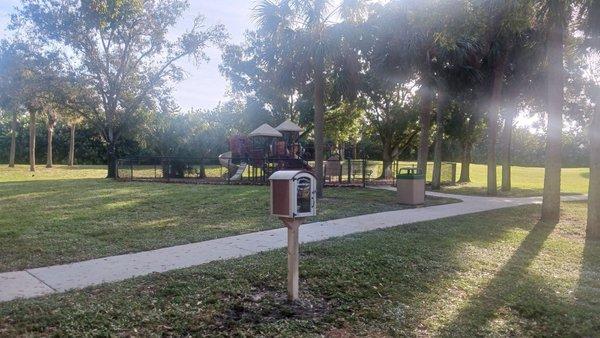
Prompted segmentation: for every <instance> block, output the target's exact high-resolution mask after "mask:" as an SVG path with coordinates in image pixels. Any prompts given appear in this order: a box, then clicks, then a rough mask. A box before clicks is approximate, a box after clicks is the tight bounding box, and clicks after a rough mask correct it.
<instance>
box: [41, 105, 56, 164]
mask: <svg viewBox="0 0 600 338" xmlns="http://www.w3.org/2000/svg"><path fill="white" fill-rule="evenodd" d="M44 110H45V111H46V117H47V120H46V131H47V138H48V141H47V143H46V146H47V149H46V168H52V164H53V163H52V141H53V138H52V135H54V127H55V126H56V122H57V121H58V114H57V113H56V110H55V109H53V107H52V105H48V106H47V107H46V108H45V109H44Z"/></svg>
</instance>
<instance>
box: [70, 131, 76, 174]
mask: <svg viewBox="0 0 600 338" xmlns="http://www.w3.org/2000/svg"><path fill="white" fill-rule="evenodd" d="M70 129H71V130H70V132H71V133H70V134H71V136H70V138H69V167H72V166H74V165H75V124H74V123H73V124H71V128H70Z"/></svg>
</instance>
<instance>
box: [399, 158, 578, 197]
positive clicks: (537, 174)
mask: <svg viewBox="0 0 600 338" xmlns="http://www.w3.org/2000/svg"><path fill="white" fill-rule="evenodd" d="M413 164H415V163H412V162H401V166H403V165H404V166H412V165H413ZM430 165H431V163H430ZM456 167H457V168H456V179H457V180H458V179H459V178H460V168H461V165H460V163H458V164H457V166H456ZM496 173H497V176H498V178H497V179H498V181H497V182H498V195H499V196H516V197H521V196H541V195H542V193H543V191H544V168H539V167H519V166H513V167H512V169H511V173H512V175H511V177H512V190H511V191H509V192H504V191H500V184H501V183H502V168H501V167H500V166H499V167H498V169H497V171H496ZM427 177H428V180H431V166H430V167H429V168H428V173H427ZM588 182H589V169H588V168H563V169H562V175H561V192H562V193H563V194H587V191H588V184H589V183H588ZM442 191H443V192H447V193H451V194H461V195H486V194H487V166H486V165H483V164H471V182H470V183H464V184H457V185H455V186H445V187H443V188H442Z"/></svg>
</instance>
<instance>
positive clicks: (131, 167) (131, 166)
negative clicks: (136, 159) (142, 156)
mask: <svg viewBox="0 0 600 338" xmlns="http://www.w3.org/2000/svg"><path fill="white" fill-rule="evenodd" d="M129 168H130V170H131V174H130V176H129V180H130V181H133V160H129Z"/></svg>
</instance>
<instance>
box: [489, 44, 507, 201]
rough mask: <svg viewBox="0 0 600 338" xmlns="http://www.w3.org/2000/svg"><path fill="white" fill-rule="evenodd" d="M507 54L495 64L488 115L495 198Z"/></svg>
mask: <svg viewBox="0 0 600 338" xmlns="http://www.w3.org/2000/svg"><path fill="white" fill-rule="evenodd" d="M505 63H506V54H505V53H504V52H503V53H502V55H500V56H499V57H498V59H497V60H496V61H495V63H494V70H493V75H494V79H493V82H492V95H491V99H490V103H491V104H490V109H489V111H488V114H487V124H488V140H487V141H488V143H487V194H488V195H490V196H495V195H497V194H498V183H497V181H496V138H497V136H498V115H499V113H500V104H501V101H502V83H503V81H504V65H505Z"/></svg>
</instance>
